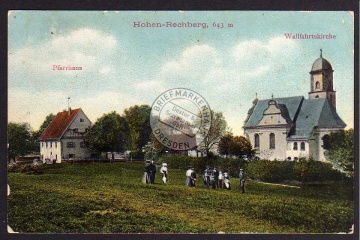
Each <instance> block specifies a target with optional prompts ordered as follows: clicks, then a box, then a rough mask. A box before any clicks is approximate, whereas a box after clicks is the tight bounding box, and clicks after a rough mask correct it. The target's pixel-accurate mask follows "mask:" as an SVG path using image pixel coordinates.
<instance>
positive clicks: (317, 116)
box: [244, 97, 346, 139]
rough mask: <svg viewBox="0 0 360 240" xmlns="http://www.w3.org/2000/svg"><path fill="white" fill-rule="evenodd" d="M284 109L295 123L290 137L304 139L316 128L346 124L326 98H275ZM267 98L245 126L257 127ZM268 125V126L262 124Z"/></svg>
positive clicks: (343, 126)
mask: <svg viewBox="0 0 360 240" xmlns="http://www.w3.org/2000/svg"><path fill="white" fill-rule="evenodd" d="M274 100H275V101H276V102H277V103H278V104H279V106H281V107H280V109H281V110H282V111H284V110H285V109H286V111H287V113H286V112H285V114H282V116H283V117H284V116H286V114H288V119H289V120H291V122H292V123H293V124H294V128H293V129H292V131H291V132H290V134H289V139H300V138H302V139H304V138H309V137H310V136H311V133H312V131H313V130H314V128H316V127H318V128H345V127H346V124H345V123H344V122H343V121H342V120H341V118H340V117H339V115H338V114H337V113H336V109H335V108H334V107H333V105H332V104H331V103H330V102H329V100H328V99H326V98H316V99H304V97H288V98H275V99H274ZM269 101H270V99H267V100H259V101H258V103H257V105H256V106H255V108H254V111H253V113H252V114H251V116H250V117H249V120H248V121H247V122H246V123H245V125H244V128H251V127H257V125H258V123H259V122H260V120H261V119H262V117H263V115H264V111H265V110H266V109H267V107H268V102H269ZM262 127H266V126H262Z"/></svg>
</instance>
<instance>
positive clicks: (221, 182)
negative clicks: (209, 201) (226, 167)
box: [218, 171, 224, 188]
mask: <svg viewBox="0 0 360 240" xmlns="http://www.w3.org/2000/svg"><path fill="white" fill-rule="evenodd" d="M223 180H224V175H223V173H222V171H219V183H218V186H219V188H224V182H223Z"/></svg>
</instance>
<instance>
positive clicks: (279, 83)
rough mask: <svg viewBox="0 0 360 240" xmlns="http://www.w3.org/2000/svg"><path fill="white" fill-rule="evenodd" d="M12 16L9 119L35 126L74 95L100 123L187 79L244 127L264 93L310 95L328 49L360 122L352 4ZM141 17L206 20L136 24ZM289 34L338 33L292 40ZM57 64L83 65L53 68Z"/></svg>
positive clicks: (343, 112) (349, 119)
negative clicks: (345, 8) (315, 69)
mask: <svg viewBox="0 0 360 240" xmlns="http://www.w3.org/2000/svg"><path fill="white" fill-rule="evenodd" d="M8 19H9V26H8V30H9V32H8V40H9V41H8V50H9V70H8V73H9V76H8V92H9V95H8V104H9V113H8V120H9V121H13V122H28V123H30V125H31V126H32V128H33V129H34V130H37V129H38V128H39V126H40V124H41V123H42V122H43V120H44V119H45V117H46V115H48V114H49V113H54V114H56V113H57V112H59V111H62V110H63V109H65V108H67V97H68V96H70V98H71V99H70V105H71V107H72V108H78V107H81V108H82V109H83V110H84V112H85V114H87V115H88V117H89V118H90V120H91V121H92V122H95V121H96V119H97V118H99V117H101V116H102V114H103V113H108V112H110V111H117V112H119V113H122V112H123V110H124V109H125V108H128V107H130V106H132V105H135V104H149V105H151V104H152V102H153V101H154V100H155V99H156V97H157V96H158V95H159V94H161V93H162V92H164V91H166V90H167V89H171V88H176V87H185V88H190V89H192V90H193V91H196V92H198V93H199V94H201V95H202V96H203V97H204V98H205V99H206V100H207V102H208V103H209V105H210V107H211V108H212V110H214V111H221V112H223V113H224V115H225V117H226V120H227V122H228V125H229V127H230V128H231V129H232V131H233V133H234V134H236V135H241V134H242V133H243V131H242V128H241V127H242V126H243V121H244V120H245V118H246V114H247V111H248V109H249V108H250V107H251V102H252V100H253V99H254V98H255V94H256V93H257V94H258V98H259V99H267V98H271V95H272V94H274V97H289V96H305V97H306V98H307V95H308V92H309V90H310V74H309V72H310V70H311V66H312V64H313V62H314V61H315V60H316V59H317V58H318V57H319V54H320V48H322V49H323V57H324V58H326V59H327V60H328V61H329V62H330V63H331V64H332V66H333V69H334V88H335V90H336V91H337V110H338V113H339V115H340V117H341V118H342V119H343V120H344V121H345V123H346V124H347V125H348V128H349V127H353V117H354V104H353V101H354V95H353V94H354V93H353V91H354V76H353V75H354V64H353V58H354V50H353V49H354V42H353V35H354V33H353V29H354V19H353V14H352V13H351V12H289V11H286V12H280V11H211V12H205V11H193V12H187V11H185V12H182V11H172V12H163V11H158V12H154V11H151V12H144V11H120V12H118V11H116V12H115V11H108V12H103V11H12V12H9V14H8ZM134 22H143V23H145V22H149V23H166V22H176V23H178V22H191V23H194V22H196V23H207V25H208V28H205V29H203V28H179V27H178V28H174V27H172V28H170V27H161V28H138V27H134ZM214 22H215V23H223V24H224V26H225V27H224V28H221V29H219V28H216V27H213V23H214ZM227 24H232V25H233V27H227ZM285 33H293V34H295V33H302V34H317V33H319V34H332V35H336V39H331V40H330V39H322V40H318V39H314V40H301V39H298V40H290V39H286V37H285ZM53 65H62V66H81V67H82V69H83V70H81V71H54V70H53Z"/></svg>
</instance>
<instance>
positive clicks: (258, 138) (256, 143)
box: [254, 133, 260, 148]
mask: <svg viewBox="0 0 360 240" xmlns="http://www.w3.org/2000/svg"><path fill="white" fill-rule="evenodd" d="M254 138H255V139H254V141H255V146H254V147H255V148H259V147H260V137H259V134H257V133H255V136H254Z"/></svg>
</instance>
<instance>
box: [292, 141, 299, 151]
mask: <svg viewBox="0 0 360 240" xmlns="http://www.w3.org/2000/svg"><path fill="white" fill-rule="evenodd" d="M293 149H294V150H296V151H297V150H298V143H297V142H294V148H293Z"/></svg>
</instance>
